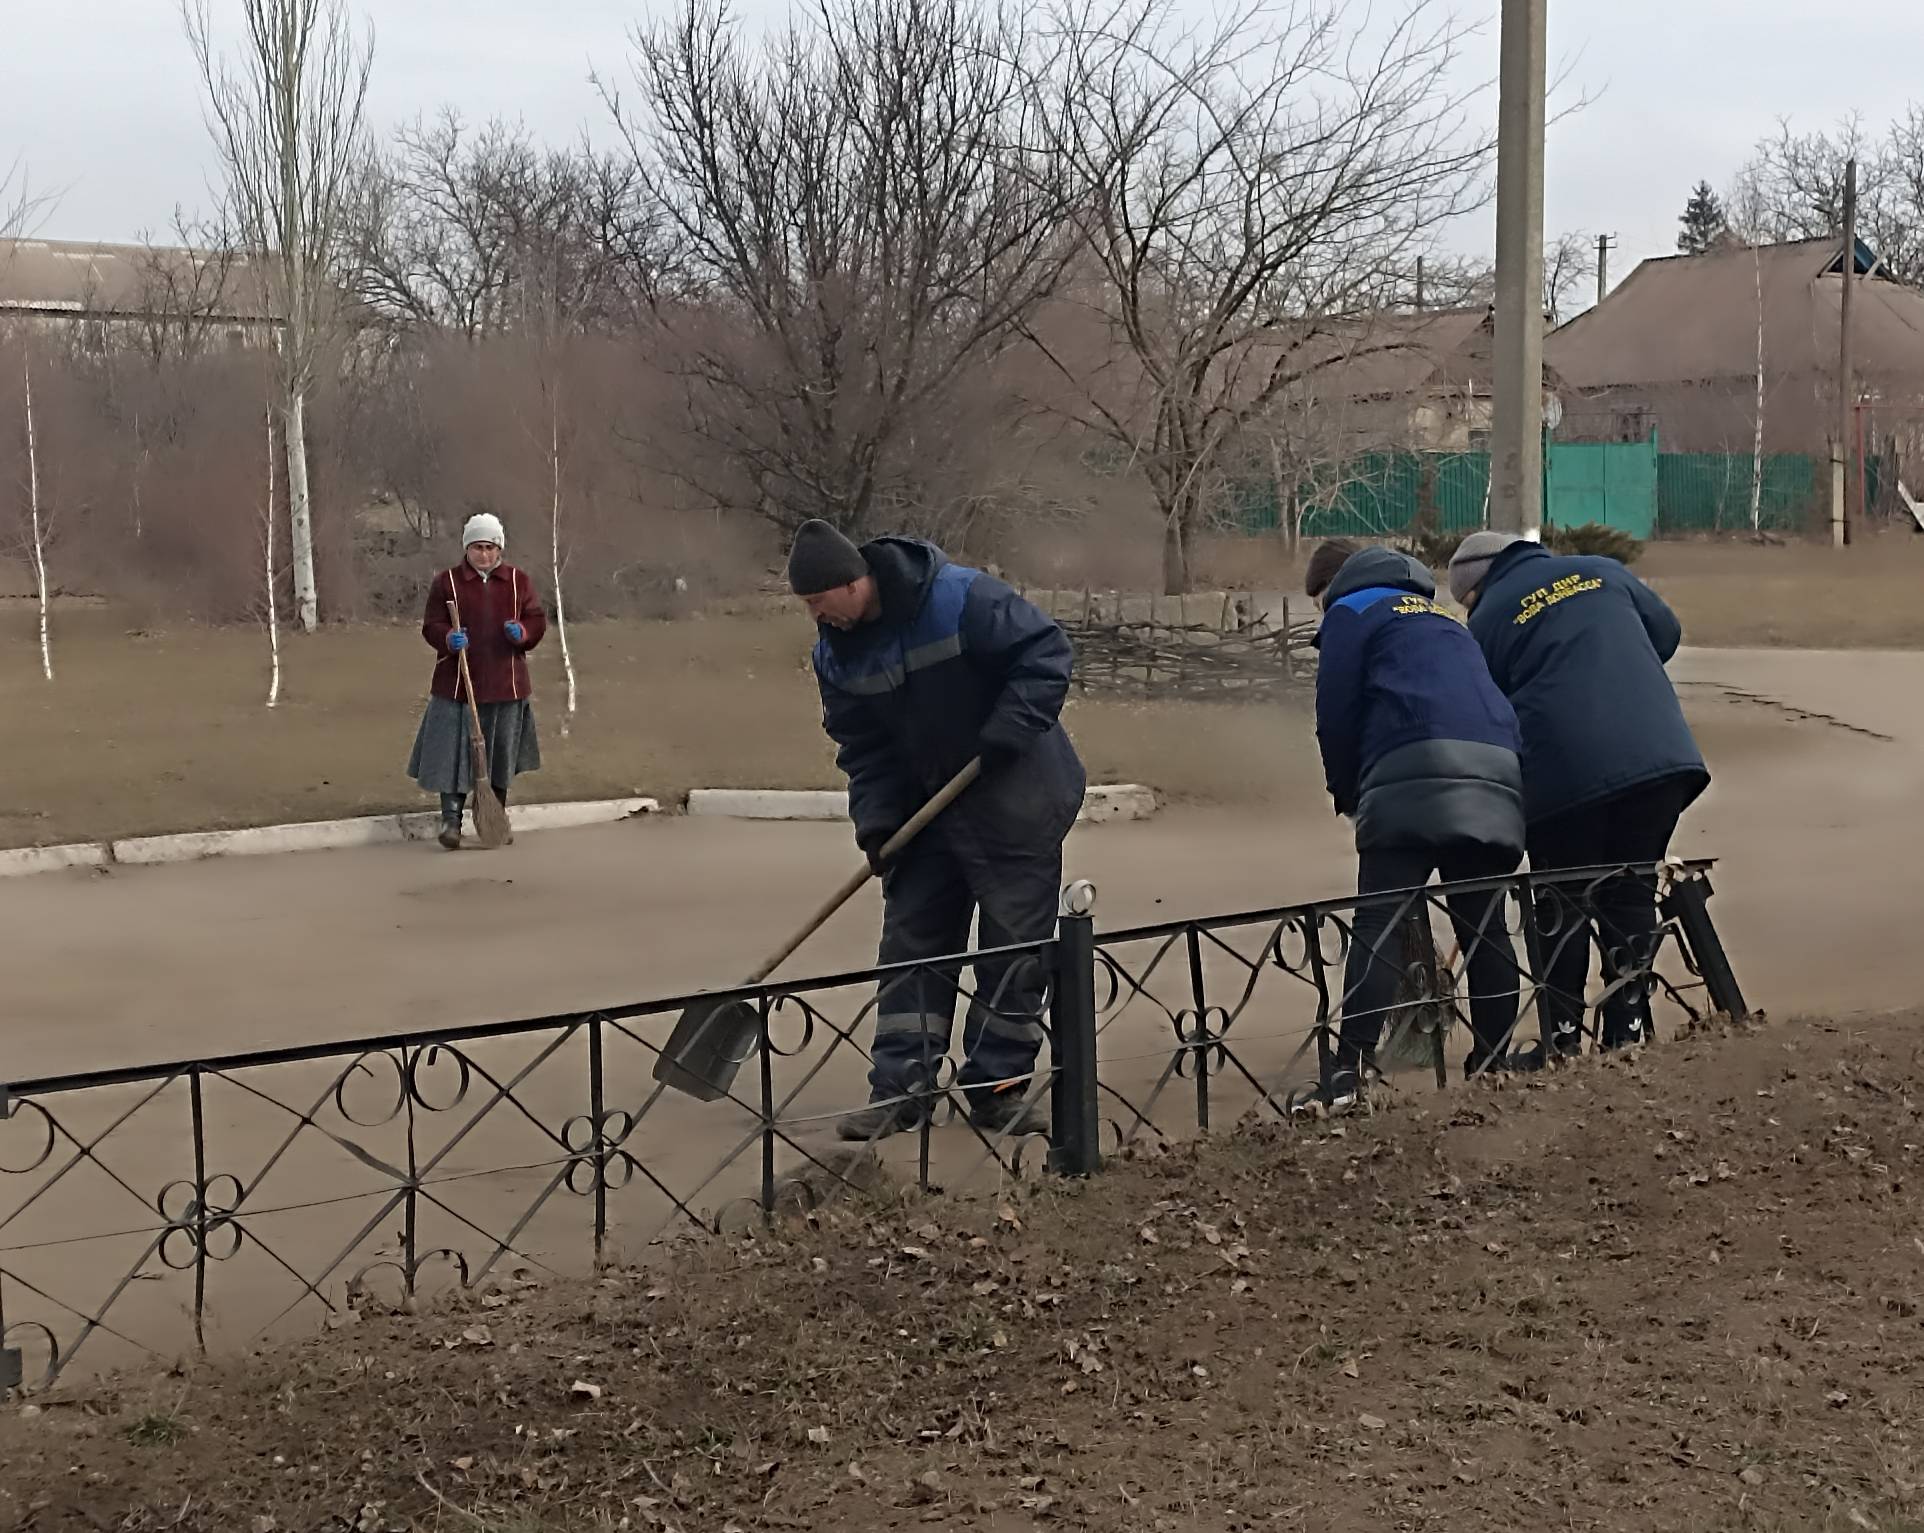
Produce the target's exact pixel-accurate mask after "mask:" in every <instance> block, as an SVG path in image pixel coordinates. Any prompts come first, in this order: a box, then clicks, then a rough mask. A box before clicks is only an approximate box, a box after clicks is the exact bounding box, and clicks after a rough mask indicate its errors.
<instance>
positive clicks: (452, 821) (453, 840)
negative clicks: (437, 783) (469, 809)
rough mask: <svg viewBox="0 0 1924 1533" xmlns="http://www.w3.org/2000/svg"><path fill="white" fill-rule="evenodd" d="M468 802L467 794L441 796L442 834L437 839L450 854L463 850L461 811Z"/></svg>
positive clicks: (444, 794)
mask: <svg viewBox="0 0 1924 1533" xmlns="http://www.w3.org/2000/svg"><path fill="white" fill-rule="evenodd" d="M467 802H468V796H467V794H465V793H443V794H442V795H441V833H440V835H438V836H436V837H435V839H436V840H437V841H439V842H440V843H441V845H442V846H443V847H445V848H446V849H447V850H448V851H450V852H458V851H460V850H461V811H462V809H463V808H465V807H466V806H467Z"/></svg>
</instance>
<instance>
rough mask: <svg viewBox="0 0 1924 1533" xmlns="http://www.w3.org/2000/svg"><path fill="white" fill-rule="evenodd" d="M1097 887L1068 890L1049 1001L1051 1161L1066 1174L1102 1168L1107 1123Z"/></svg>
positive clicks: (1090, 1172)
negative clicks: (1099, 1064)
mask: <svg viewBox="0 0 1924 1533" xmlns="http://www.w3.org/2000/svg"><path fill="white" fill-rule="evenodd" d="M1094 903H1095V891H1094V889H1093V888H1091V887H1090V886H1089V885H1088V884H1083V883H1077V884H1071V885H1070V886H1069V887H1068V888H1067V889H1065V890H1064V891H1063V895H1062V915H1061V920H1060V922H1059V923H1058V925H1057V927H1056V942H1055V974H1054V984H1053V987H1052V990H1051V1000H1050V1005H1049V1053H1050V1059H1051V1062H1052V1063H1053V1064H1054V1066H1055V1076H1054V1079H1053V1080H1052V1081H1051V1083H1050V1088H1049V1089H1050V1109H1051V1110H1050V1151H1051V1153H1050V1156H1049V1162H1050V1165H1051V1167H1052V1168H1053V1169H1054V1170H1056V1171H1058V1172H1060V1173H1061V1174H1062V1175H1064V1176H1093V1175H1094V1174H1095V1173H1096V1172H1098V1171H1100V1170H1101V1169H1102V1124H1101V1119H1100V1115H1099V1113H1098V1111H1097V1108H1098V1105H1099V1104H1098V1101H1097V1087H1096V923H1095V920H1094V918H1093V917H1092V916H1091V915H1090V913H1089V912H1090V910H1091V909H1092V908H1093V906H1094Z"/></svg>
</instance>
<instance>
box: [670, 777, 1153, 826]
mask: <svg viewBox="0 0 1924 1533" xmlns="http://www.w3.org/2000/svg"><path fill="white" fill-rule="evenodd" d="M1156 809H1157V804H1156V792H1155V789H1153V788H1145V787H1143V786H1142V785H1141V784H1139V783H1111V784H1105V785H1103V786H1101V787H1095V788H1091V789H1090V790H1089V792H1088V794H1087V796H1086V797H1085V798H1084V799H1083V801H1082V812H1081V813H1080V814H1078V815H1077V816H1076V818H1077V819H1079V820H1081V821H1083V822H1084V823H1085V824H1090V825H1103V824H1108V823H1110V822H1113V821H1117V820H1146V819H1148V818H1149V817H1150V816H1151V815H1152V814H1154V813H1155V812H1156ZM688 812H689V813H690V814H691V815H704V816H712V817H717V818H723V819H733V820H846V819H847V818H848V794H846V793H844V792H842V791H841V790H840V789H836V788H806V789H795V790H784V789H775V788H696V789H694V790H693V791H692V792H691V793H690V794H689V795H688Z"/></svg>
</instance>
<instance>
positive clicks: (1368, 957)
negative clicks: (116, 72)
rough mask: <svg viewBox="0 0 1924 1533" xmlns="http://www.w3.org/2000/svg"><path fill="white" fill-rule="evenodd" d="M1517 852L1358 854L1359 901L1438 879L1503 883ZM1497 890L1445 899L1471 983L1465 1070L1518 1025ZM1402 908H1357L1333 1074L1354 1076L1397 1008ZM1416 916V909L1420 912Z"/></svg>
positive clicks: (1411, 849)
mask: <svg viewBox="0 0 1924 1533" xmlns="http://www.w3.org/2000/svg"><path fill="white" fill-rule="evenodd" d="M1520 860H1521V858H1520V857H1519V856H1518V854H1517V853H1515V852H1506V851H1501V850H1498V849H1496V848H1493V847H1487V846H1472V845H1464V846H1443V847H1427V846H1408V847H1405V846H1392V847H1377V848H1373V849H1371V850H1369V851H1366V852H1359V853H1358V854H1357V861H1356V892H1357V894H1358V895H1369V894H1380V893H1383V892H1385V891H1387V890H1392V889H1414V888H1417V887H1419V886H1420V885H1422V884H1426V883H1428V882H1429V878H1430V874H1431V873H1434V872H1440V873H1441V874H1442V875H1443V878H1444V881H1445V882H1448V883H1454V882H1457V881H1459V880H1468V879H1479V878H1501V877H1502V876H1503V875H1504V874H1506V873H1511V872H1514V871H1515V870H1516V865H1517V863H1518V862H1519V861H1520ZM1503 902H1504V896H1503V892H1502V891H1501V890H1497V891H1494V892H1491V893H1486V894H1461V895H1453V896H1452V897H1451V898H1450V901H1449V905H1450V921H1451V924H1452V925H1454V926H1455V927H1456V940H1457V943H1458V945H1459V946H1460V947H1461V948H1462V950H1463V957H1464V961H1465V965H1466V968H1467V970H1468V974H1469V982H1470V1031H1471V1032H1472V1033H1473V1034H1474V1035H1475V1040H1476V1041H1475V1044H1474V1047H1473V1048H1472V1050H1471V1053H1470V1059H1469V1068H1471V1069H1473V1070H1474V1069H1477V1068H1480V1067H1481V1066H1482V1064H1483V1063H1484V1062H1485V1061H1487V1060H1488V1059H1489V1058H1490V1057H1491V1056H1492V1055H1493V1054H1495V1053H1497V1052H1499V1051H1500V1050H1501V1049H1502V1048H1503V1045H1504V1043H1505V1041H1506V1040H1507V1039H1508V1038H1509V1036H1510V1033H1511V1031H1512V1029H1513V1028H1514V1027H1515V1026H1516V1013H1517V995H1518V992H1519V990H1520V988H1521V984H1520V980H1521V975H1520V972H1519V970H1518V968H1517V961H1516V949H1515V947H1514V946H1513V945H1512V944H1511V941H1510V932H1509V928H1508V927H1507V926H1506V925H1505V924H1504V920H1503ZM1399 908H1400V906H1399V902H1398V901H1396V900H1388V901H1384V902H1381V903H1377V904H1366V905H1362V906H1360V907H1359V908H1358V909H1357V912H1356V919H1355V922H1354V924H1353V925H1352V927H1351V930H1350V947H1349V961H1348V963H1347V965H1346V966H1345V968H1344V972H1343V1026H1342V1031H1341V1034H1340V1036H1339V1038H1338V1042H1337V1051H1336V1054H1337V1058H1336V1063H1337V1068H1338V1069H1349V1070H1353V1069H1355V1068H1356V1067H1357V1062H1358V1061H1359V1060H1361V1059H1362V1058H1363V1057H1365V1056H1366V1055H1367V1054H1368V1053H1369V1052H1370V1051H1371V1050H1372V1049H1374V1048H1375V1047H1376V1045H1377V1042H1378V1040H1379V1039H1380V1038H1381V1037H1382V1034H1383V1019H1384V1018H1385V1017H1386V1016H1388V1015H1389V1013H1390V1011H1391V1010H1392V1009H1393V1008H1394V1006H1395V1005H1396V988H1397V981H1398V980H1399V979H1400V978H1401V976H1402V972H1403V961H1402V934H1401V931H1400V929H1396V928H1394V927H1393V926H1392V921H1393V918H1394V917H1395V916H1396V914H1397V912H1398V910H1399ZM1417 908H1419V909H1420V907H1417Z"/></svg>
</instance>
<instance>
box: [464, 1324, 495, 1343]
mask: <svg viewBox="0 0 1924 1533" xmlns="http://www.w3.org/2000/svg"><path fill="white" fill-rule="evenodd" d="M461 1340H462V1341H463V1342H465V1343H466V1344H467V1345H468V1346H470V1347H491V1346H493V1345H494V1333H493V1332H491V1331H490V1330H489V1329H488V1328H487V1327H486V1326H485V1325H471V1326H469V1327H468V1328H467V1329H466V1330H465V1331H463V1332H462V1333H461Z"/></svg>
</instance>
